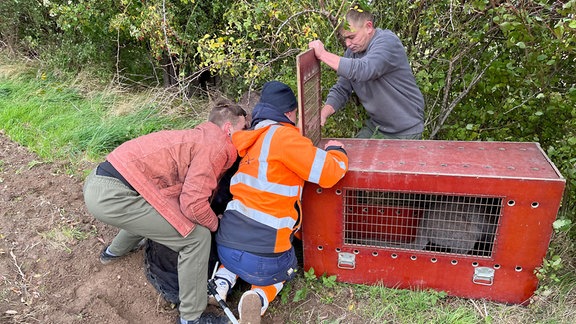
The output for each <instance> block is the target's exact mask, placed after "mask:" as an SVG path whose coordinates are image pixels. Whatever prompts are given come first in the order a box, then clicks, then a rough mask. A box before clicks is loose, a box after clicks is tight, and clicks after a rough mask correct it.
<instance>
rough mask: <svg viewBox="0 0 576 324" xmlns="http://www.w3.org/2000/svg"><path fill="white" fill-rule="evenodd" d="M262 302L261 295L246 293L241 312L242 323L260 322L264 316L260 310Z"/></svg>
mask: <svg viewBox="0 0 576 324" xmlns="http://www.w3.org/2000/svg"><path fill="white" fill-rule="evenodd" d="M261 310H262V303H261V301H260V296H258V295H257V294H250V295H246V296H244V297H243V298H242V307H241V312H240V323H241V324H260V321H261V320H262V317H261V316H260V311H261Z"/></svg>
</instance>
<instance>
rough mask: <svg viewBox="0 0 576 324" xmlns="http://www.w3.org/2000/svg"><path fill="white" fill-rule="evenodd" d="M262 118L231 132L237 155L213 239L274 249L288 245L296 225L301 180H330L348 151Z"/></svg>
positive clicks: (343, 167)
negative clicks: (325, 145)
mask: <svg viewBox="0 0 576 324" xmlns="http://www.w3.org/2000/svg"><path fill="white" fill-rule="evenodd" d="M263 123H267V125H266V126H264V127H260V128H258V129H255V130H249V131H242V132H237V133H235V134H234V135H233V137H232V141H233V143H234V145H235V146H236V148H237V149H238V153H239V154H240V156H241V157H242V160H241V162H240V166H239V168H238V171H237V172H236V174H235V175H234V176H233V177H232V180H231V182H230V192H231V193H232V195H233V199H232V201H231V202H230V203H228V206H227V208H226V211H225V212H224V216H223V217H222V220H221V221H220V228H219V229H218V233H217V236H216V241H217V243H218V244H221V245H223V246H227V247H230V248H233V249H237V250H244V251H248V252H253V253H265V254H268V253H280V252H284V251H287V250H289V249H290V248H291V247H292V235H293V233H294V232H295V231H296V230H298V229H299V227H300V223H301V219H300V217H301V215H300V213H301V210H302V209H301V207H300V199H301V195H302V188H303V186H304V182H305V181H309V182H313V183H317V184H318V185H320V186H321V187H324V188H330V187H332V186H334V185H335V184H336V183H337V182H338V181H339V180H340V179H342V177H344V175H345V174H346V172H347V171H348V157H347V156H346V153H345V151H344V150H343V149H342V148H335V149H333V150H332V149H329V150H328V151H325V150H322V149H320V148H317V147H315V146H314V144H313V143H312V141H310V139H308V138H306V137H304V136H302V135H301V134H300V131H299V130H298V128H296V127H294V126H293V125H290V124H287V123H274V122H272V121H266V122H263ZM261 124H262V123H260V124H259V125H258V126H260V125H261ZM308 203H313V202H308Z"/></svg>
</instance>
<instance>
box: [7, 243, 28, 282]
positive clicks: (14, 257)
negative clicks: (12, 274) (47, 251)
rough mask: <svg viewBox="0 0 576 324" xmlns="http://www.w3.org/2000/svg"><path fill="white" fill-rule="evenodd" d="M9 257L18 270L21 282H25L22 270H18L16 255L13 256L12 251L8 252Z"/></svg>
mask: <svg viewBox="0 0 576 324" xmlns="http://www.w3.org/2000/svg"><path fill="white" fill-rule="evenodd" d="M10 256H11V257H12V260H14V265H15V266H16V269H18V273H19V274H20V277H22V281H24V282H25V281H26V276H25V275H24V272H22V268H20V266H19V265H18V262H17V261H16V255H14V252H13V249H12V250H10Z"/></svg>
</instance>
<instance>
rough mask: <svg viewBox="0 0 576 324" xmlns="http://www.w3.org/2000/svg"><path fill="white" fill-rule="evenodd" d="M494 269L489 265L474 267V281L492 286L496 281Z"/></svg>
mask: <svg viewBox="0 0 576 324" xmlns="http://www.w3.org/2000/svg"><path fill="white" fill-rule="evenodd" d="M494 272H495V271H494V269H492V268H488V267H478V268H476V269H474V277H473V278H472V282H473V283H475V284H477V285H484V286H492V284H493V283H494Z"/></svg>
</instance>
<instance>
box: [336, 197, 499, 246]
mask: <svg viewBox="0 0 576 324" xmlns="http://www.w3.org/2000/svg"><path fill="white" fill-rule="evenodd" d="M344 204H345V206H344V243H345V244H351V245H361V246H369V247H370V246H372V247H389V248H400V249H409V250H424V251H431V252H443V253H454V254H464V255H474V256H487V257H489V256H491V255H492V251H493V247H494V242H495V240H496V235H497V234H496V233H497V231H496V230H497V227H498V223H499V219H500V213H501V207H502V198H499V197H475V196H456V195H440V194H426V193H406V192H389V191H379V190H360V189H345V191H344Z"/></svg>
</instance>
